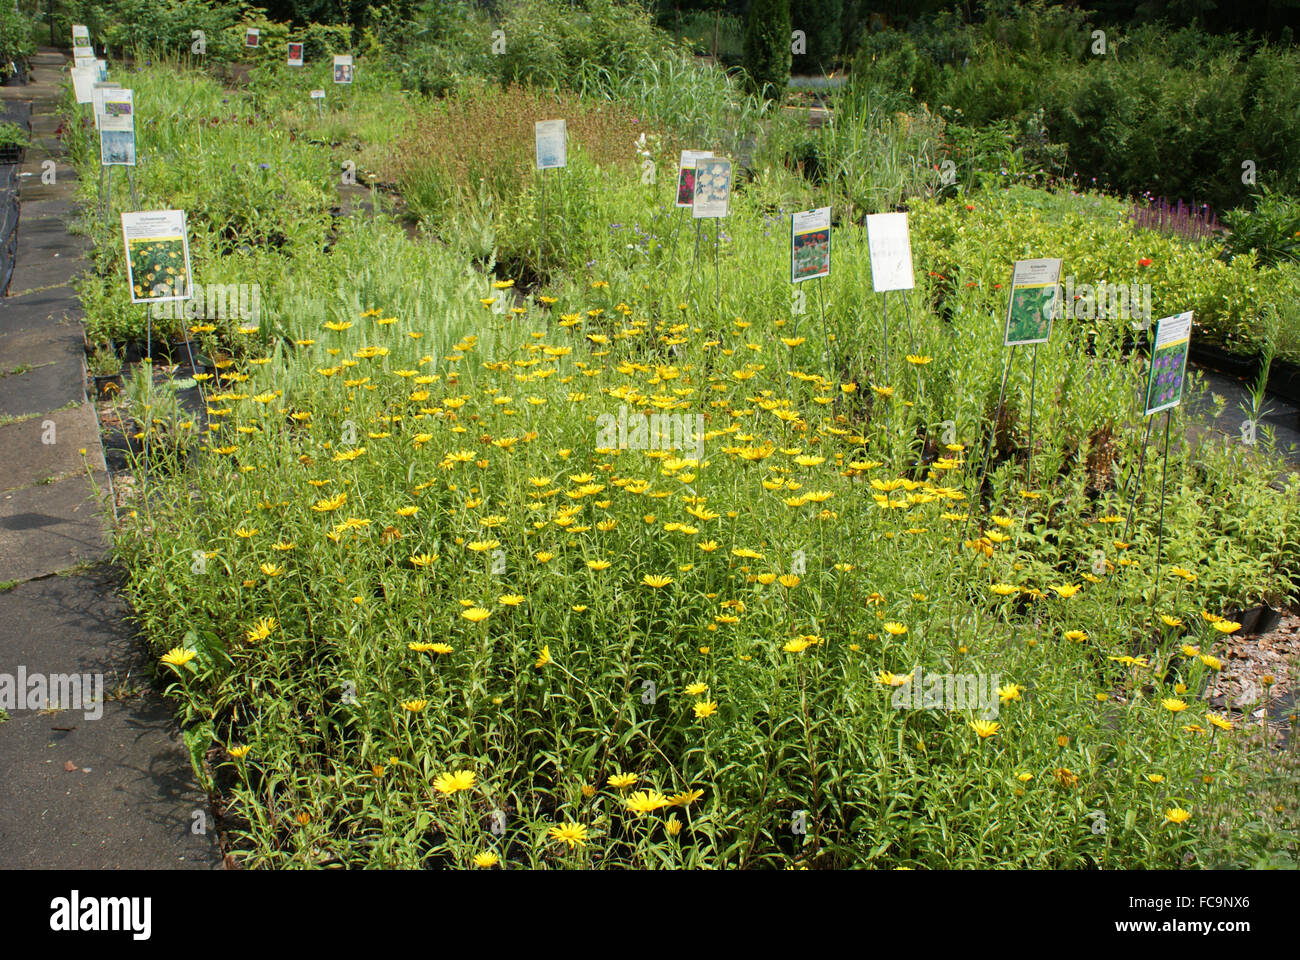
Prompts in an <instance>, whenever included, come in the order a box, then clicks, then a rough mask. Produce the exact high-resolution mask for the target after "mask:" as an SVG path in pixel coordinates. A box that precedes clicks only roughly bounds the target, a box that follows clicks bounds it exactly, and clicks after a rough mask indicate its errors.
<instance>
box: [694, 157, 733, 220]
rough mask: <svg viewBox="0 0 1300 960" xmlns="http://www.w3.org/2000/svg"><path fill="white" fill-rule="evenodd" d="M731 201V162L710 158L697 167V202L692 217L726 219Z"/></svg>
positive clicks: (700, 162)
mask: <svg viewBox="0 0 1300 960" xmlns="http://www.w3.org/2000/svg"><path fill="white" fill-rule="evenodd" d="M730 201H731V161H730V160H721V159H718V158H717V157H710V158H709V159H707V160H701V161H699V163H697V164H696V166H695V201H694V202H693V203H692V204H691V216H692V217H695V218H697V219H698V218H700V217H725V216H726V215H727V208H728V205H729V204H730Z"/></svg>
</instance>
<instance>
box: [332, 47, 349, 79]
mask: <svg viewBox="0 0 1300 960" xmlns="http://www.w3.org/2000/svg"><path fill="white" fill-rule="evenodd" d="M334 82H335V83H351V82H352V54H350V53H339V54H335V55H334Z"/></svg>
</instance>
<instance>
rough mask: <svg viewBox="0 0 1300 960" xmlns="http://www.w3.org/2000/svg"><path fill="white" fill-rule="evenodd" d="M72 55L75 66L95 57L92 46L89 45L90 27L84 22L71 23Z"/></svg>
mask: <svg viewBox="0 0 1300 960" xmlns="http://www.w3.org/2000/svg"><path fill="white" fill-rule="evenodd" d="M72 56H73V62H74V65H75V66H78V67H79V66H81V65H82V64H83V63H86V62H88V61H91V60H94V59H95V51H94V48H92V47H91V45H90V28H89V27H87V26H86V25H85V24H84V23H74V24H73V25H72Z"/></svg>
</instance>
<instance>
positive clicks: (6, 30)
mask: <svg viewBox="0 0 1300 960" xmlns="http://www.w3.org/2000/svg"><path fill="white" fill-rule="evenodd" d="M35 50H36V44H35V42H33V40H32V22H31V20H29V19H28V18H27V16H26V15H25V14H22V13H19V12H18V11H17V10H12V9H10V8H9V7H8V6H7V5H6V6H4V7H3V8H0V70H3V71H4V72H5V74H6V75H7V73H8V70H9V64H10V62H11V61H18V60H22V59H23V58H25V57H29V56H31V54H32V53H33V52H34V51H35Z"/></svg>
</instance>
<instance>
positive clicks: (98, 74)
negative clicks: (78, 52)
mask: <svg viewBox="0 0 1300 960" xmlns="http://www.w3.org/2000/svg"><path fill="white" fill-rule="evenodd" d="M95 79H96V80H98V81H99V82H100V83H103V82H104V81H106V80H107V79H108V61H107V60H96V61H95Z"/></svg>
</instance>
